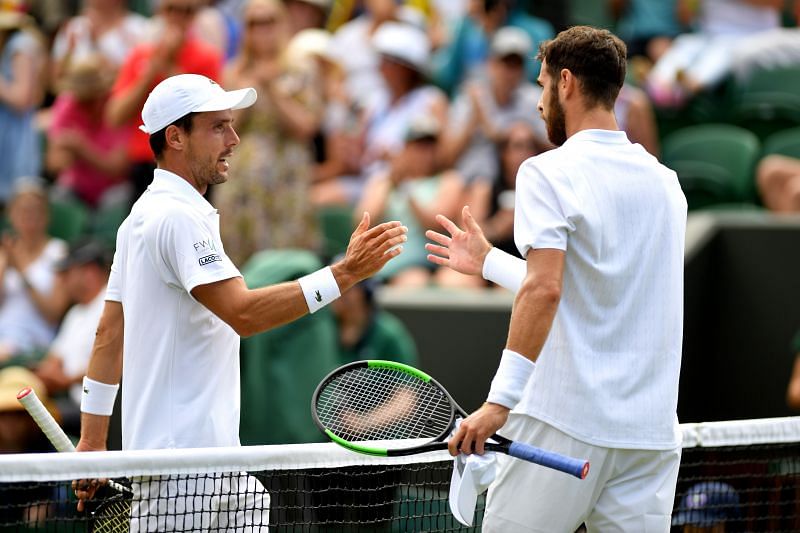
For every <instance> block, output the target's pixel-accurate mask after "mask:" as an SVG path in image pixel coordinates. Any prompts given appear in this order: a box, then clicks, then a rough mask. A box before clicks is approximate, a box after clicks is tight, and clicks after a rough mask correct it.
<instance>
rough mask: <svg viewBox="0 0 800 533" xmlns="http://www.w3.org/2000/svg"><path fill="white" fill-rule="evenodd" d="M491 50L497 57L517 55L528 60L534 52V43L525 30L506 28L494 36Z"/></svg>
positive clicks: (512, 27)
mask: <svg viewBox="0 0 800 533" xmlns="http://www.w3.org/2000/svg"><path fill="white" fill-rule="evenodd" d="M489 50H490V52H491V54H492V55H493V56H495V57H506V56H510V55H517V56H520V57H522V58H526V57H528V56H530V55H531V53H532V52H533V41H532V40H531V38H530V36H529V35H528V34H527V33H526V32H525V31H524V30H521V29H519V28H516V27H514V26H505V27H503V28H500V29H499V30H497V32H496V33H495V34H494V38H492V44H491V45H490V48H489Z"/></svg>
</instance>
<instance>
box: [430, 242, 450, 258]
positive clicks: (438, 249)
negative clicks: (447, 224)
mask: <svg viewBox="0 0 800 533" xmlns="http://www.w3.org/2000/svg"><path fill="white" fill-rule="evenodd" d="M425 249H426V250H428V251H429V252H431V253H434V254H436V255H438V256H441V257H448V258H449V257H450V250H449V249H448V248H446V247H444V246H436V245H435V244H431V243H426V244H425Z"/></svg>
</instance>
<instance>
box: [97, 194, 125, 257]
mask: <svg viewBox="0 0 800 533" xmlns="http://www.w3.org/2000/svg"><path fill="white" fill-rule="evenodd" d="M128 213H130V205H129V204H128V202H127V201H126V202H119V203H115V204H111V205H107V206H100V207H98V208H97V211H95V213H94V215H93V217H92V227H91V234H92V237H94V238H96V239H98V240H99V241H101V242H103V243H104V244H105V245H106V246H109V247H110V248H111V249H112V250H113V249H114V248H115V247H116V242H117V230H118V229H119V226H120V225H121V224H122V222H123V221H124V220H125V217H127V216H128Z"/></svg>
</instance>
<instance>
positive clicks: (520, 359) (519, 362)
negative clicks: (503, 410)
mask: <svg viewBox="0 0 800 533" xmlns="http://www.w3.org/2000/svg"><path fill="white" fill-rule="evenodd" d="M535 367H536V363H534V362H533V361H531V360H530V359H528V358H527V357H525V356H523V355H520V354H518V353H517V352H514V351H511V350H503V356H502V357H501V358H500V366H498V367H497V373H496V374H495V375H494V379H493V380H492V386H491V388H490V389H489V396H488V397H487V398H486V401H487V402H490V403H496V404H500V405H502V406H504V407H508V408H509V409H513V408H514V407H516V406H517V404H518V403H519V400H520V398H522V393H523V391H524V390H525V385H526V384H527V383H528V379H529V378H530V377H531V374H532V373H533V369H534V368H535Z"/></svg>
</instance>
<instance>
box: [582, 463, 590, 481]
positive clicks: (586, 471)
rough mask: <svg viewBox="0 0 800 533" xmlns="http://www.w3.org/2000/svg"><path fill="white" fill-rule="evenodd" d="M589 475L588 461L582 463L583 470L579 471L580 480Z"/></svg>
mask: <svg viewBox="0 0 800 533" xmlns="http://www.w3.org/2000/svg"><path fill="white" fill-rule="evenodd" d="M588 475H589V461H586V462H585V463H583V470H581V479H586V476H588Z"/></svg>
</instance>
